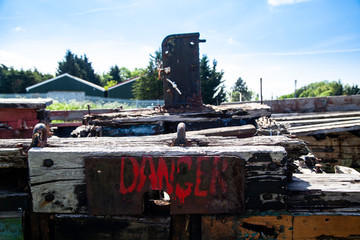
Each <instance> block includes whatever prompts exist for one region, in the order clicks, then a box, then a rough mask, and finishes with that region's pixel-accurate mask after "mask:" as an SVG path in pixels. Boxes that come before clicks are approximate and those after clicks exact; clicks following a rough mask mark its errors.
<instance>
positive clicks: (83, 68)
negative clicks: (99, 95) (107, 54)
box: [56, 50, 100, 85]
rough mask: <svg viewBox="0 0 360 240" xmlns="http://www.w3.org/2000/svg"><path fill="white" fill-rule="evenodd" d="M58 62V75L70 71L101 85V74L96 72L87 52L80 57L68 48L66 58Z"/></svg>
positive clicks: (71, 73) (74, 74) (69, 72)
mask: <svg viewBox="0 0 360 240" xmlns="http://www.w3.org/2000/svg"><path fill="white" fill-rule="evenodd" d="M58 64H59V65H58V68H57V73H56V76H58V75H61V74H64V73H68V74H70V75H73V76H75V77H79V78H81V79H84V80H86V81H89V82H92V83H94V84H96V85H100V76H99V75H97V74H96V73H95V71H94V69H93V67H92V64H91V62H90V61H89V59H88V58H87V56H86V55H85V54H84V56H80V57H78V56H77V55H76V54H73V53H72V52H71V51H70V50H67V52H66V54H65V58H64V60H62V61H60V62H58Z"/></svg>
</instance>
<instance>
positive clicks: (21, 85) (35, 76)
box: [0, 64, 53, 93]
mask: <svg viewBox="0 0 360 240" xmlns="http://www.w3.org/2000/svg"><path fill="white" fill-rule="evenodd" d="M52 77H53V76H52V75H50V74H42V73H40V72H39V71H38V70H37V69H36V68H35V69H34V70H30V69H29V70H23V69H21V70H16V69H14V68H13V67H10V68H8V67H6V66H5V65H3V64H2V65H1V66H0V92H1V93H26V88H27V87H29V86H31V85H34V84H36V83H39V82H42V81H44V80H47V79H50V78H52Z"/></svg>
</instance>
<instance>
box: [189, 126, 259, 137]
mask: <svg viewBox="0 0 360 240" xmlns="http://www.w3.org/2000/svg"><path fill="white" fill-rule="evenodd" d="M255 133H256V128H255V126H254V125H251V124H248V125H243V126H234V127H220V128H209V129H204V130H199V131H188V132H187V134H188V135H189V136H191V135H204V136H221V137H228V136H235V137H241V138H246V137H252V136H254V134H255Z"/></svg>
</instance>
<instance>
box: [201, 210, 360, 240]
mask: <svg viewBox="0 0 360 240" xmlns="http://www.w3.org/2000/svg"><path fill="white" fill-rule="evenodd" d="M334 238H341V239H360V216H348V215H307V216H293V215H291V214H289V215H287V214H283V215H279V216H273V215H265V216H241V215H233V216H214V215H213V216H203V217H202V239H211V240H215V239H219V240H220V239H295V240H297V239H334Z"/></svg>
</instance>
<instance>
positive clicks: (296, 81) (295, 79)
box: [294, 79, 297, 98]
mask: <svg viewBox="0 0 360 240" xmlns="http://www.w3.org/2000/svg"><path fill="white" fill-rule="evenodd" d="M296 83H297V80H296V79H295V92H294V98H296Z"/></svg>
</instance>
